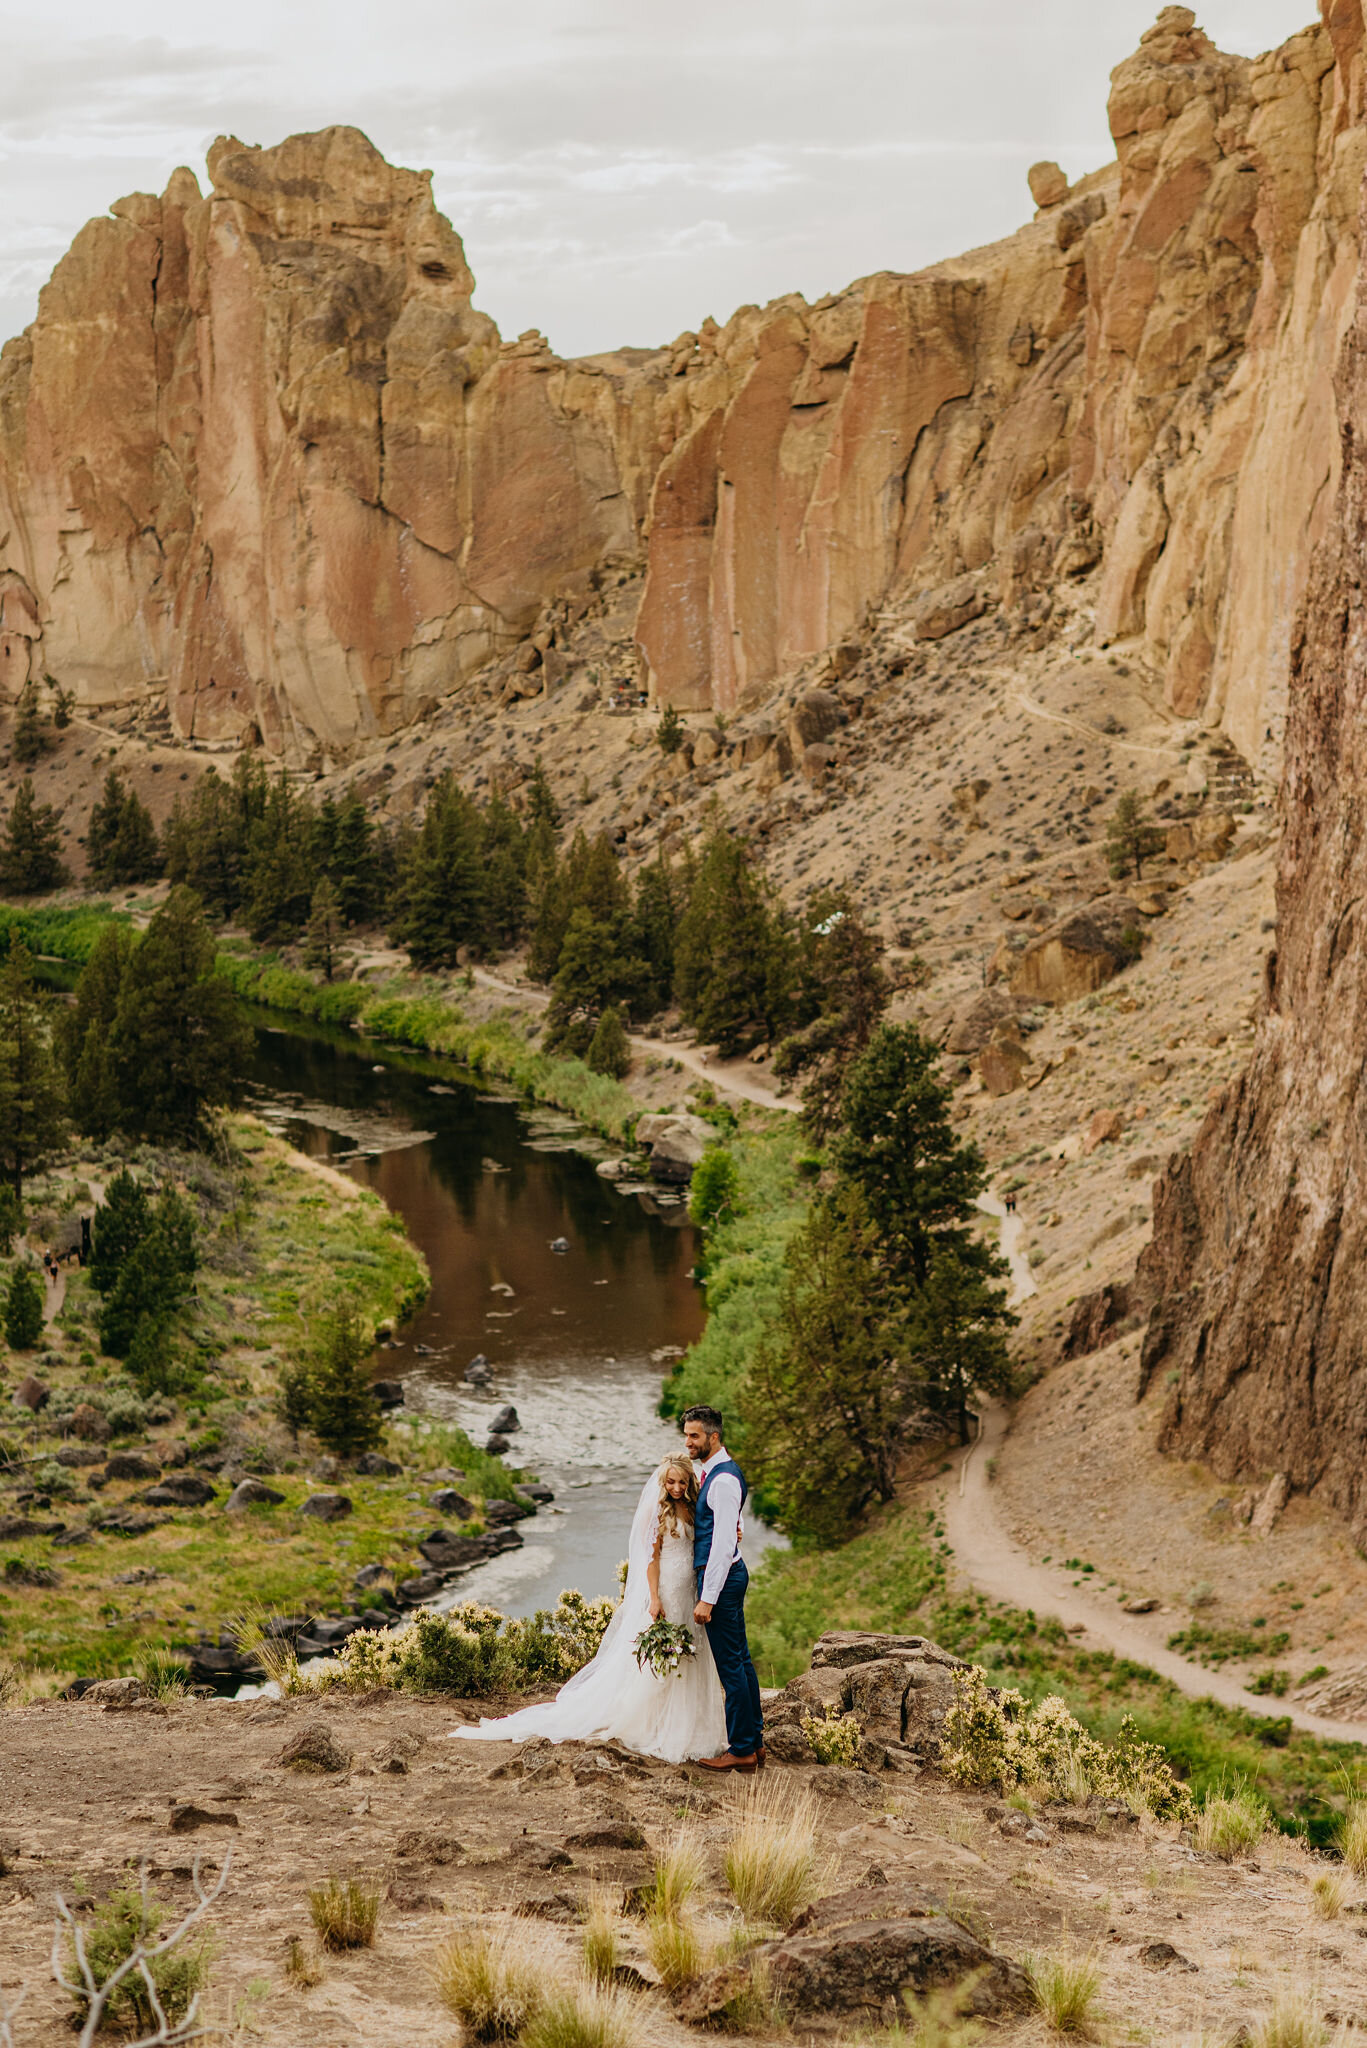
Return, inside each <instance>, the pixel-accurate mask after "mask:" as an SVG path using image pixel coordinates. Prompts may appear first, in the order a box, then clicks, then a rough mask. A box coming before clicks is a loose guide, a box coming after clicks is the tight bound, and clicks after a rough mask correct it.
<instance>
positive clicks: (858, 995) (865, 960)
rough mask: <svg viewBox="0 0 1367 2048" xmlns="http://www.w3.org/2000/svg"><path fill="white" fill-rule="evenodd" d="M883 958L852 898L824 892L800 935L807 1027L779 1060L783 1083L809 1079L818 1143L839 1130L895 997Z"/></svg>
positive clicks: (806, 1112) (800, 996) (810, 1125)
mask: <svg viewBox="0 0 1367 2048" xmlns="http://www.w3.org/2000/svg"><path fill="white" fill-rule="evenodd" d="M882 953H883V946H882V941H881V940H880V939H878V938H877V936H876V935H875V934H874V933H873V932H871V931H870V930H869V928H868V926H867V925H866V924H865V923H864V921H863V919H862V918H861V917H860V915H859V912H858V910H857V909H856V907H855V905H854V903H853V901H852V899H851V898H850V896H849V895H848V894H847V892H846V891H844V890H837V889H823V890H821V891H819V892H818V894H817V895H816V896H815V897H814V898H813V899H812V901H811V903H810V904H809V906H808V908H807V911H806V914H805V915H804V917H803V920H802V927H801V930H800V933H799V936H798V948H797V988H796V992H795V996H794V1009H795V1012H796V1020H797V1022H798V1025H799V1027H800V1028H799V1029H798V1030H797V1031H795V1032H794V1033H793V1034H792V1035H791V1037H788V1038H785V1039H784V1040H783V1041H782V1043H781V1044H780V1046H779V1047H778V1051H777V1055H776V1057H775V1060H774V1072H775V1074H776V1075H777V1076H778V1078H779V1079H780V1080H785V1081H786V1080H791V1079H792V1078H793V1077H794V1076H795V1075H798V1074H803V1073H805V1074H806V1075H807V1076H808V1079H807V1084H806V1087H805V1088H804V1090H803V1095H802V1110H803V1118H804V1121H805V1122H806V1125H807V1129H808V1130H809V1132H810V1133H811V1135H812V1137H813V1138H814V1139H816V1141H817V1142H818V1143H822V1142H824V1141H825V1139H826V1138H827V1137H829V1135H830V1133H831V1131H832V1129H833V1128H834V1126H835V1123H836V1120H837V1117H838V1115H839V1110H840V1091H841V1087H842V1085H843V1083H844V1077H845V1071H846V1069H847V1067H848V1066H849V1063H850V1061H851V1060H852V1059H853V1058H854V1057H855V1055H856V1054H857V1053H859V1052H861V1051H862V1050H863V1048H864V1047H865V1046H866V1045H867V1044H868V1042H869V1039H870V1038H871V1037H872V1035H873V1032H874V1028H875V1026H876V1025H877V1023H878V1020H879V1018H880V1017H881V1016H882V1014H883V1012H884V1010H885V1009H886V1008H887V1006H888V1002H889V1000H890V998H891V995H892V987H891V984H890V983H889V981H888V978H887V976H886V975H885V974H884V972H883V969H882V965H881V960H882Z"/></svg>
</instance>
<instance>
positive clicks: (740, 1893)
mask: <svg viewBox="0 0 1367 2048" xmlns="http://www.w3.org/2000/svg"><path fill="white" fill-rule="evenodd" d="M737 1806H738V1814H737V1819H736V1822H735V1825H734V1827H733V1828H732V1831H731V1839H730V1842H729V1843H728V1844H727V1849H726V1865H725V1868H726V1882H727V1884H728V1885H729V1886H730V1888H731V1895H732V1897H733V1898H734V1899H735V1901H736V1904H737V1905H738V1906H739V1907H740V1909H741V1912H742V1913H744V1915H745V1917H746V1919H747V1920H760V1921H763V1922H764V1923H765V1925H766V1926H774V1927H787V1926H788V1925H789V1923H790V1922H791V1921H793V1920H795V1919H796V1918H797V1915H798V1914H799V1913H800V1912H801V1911H802V1909H803V1907H804V1906H806V1905H808V1904H810V1902H811V1900H812V1899H813V1898H814V1897H815V1895H816V1893H817V1890H818V1889H819V1885H820V1879H819V1877H818V1873H817V1865H816V1809H815V1806H814V1804H813V1802H812V1797H811V1794H810V1793H809V1792H806V1791H803V1790H800V1789H795V1788H792V1787H790V1786H788V1785H785V1784H784V1783H783V1781H782V1780H780V1781H779V1782H778V1784H777V1785H775V1786H774V1787H773V1788H772V1789H771V1788H770V1787H769V1786H768V1785H767V1784H766V1783H765V1781H764V1779H763V1778H757V1779H756V1780H755V1781H754V1782H753V1783H751V1784H749V1785H747V1786H746V1788H745V1790H744V1791H743V1792H742V1794H741V1797H740V1799H739V1801H738V1802H737Z"/></svg>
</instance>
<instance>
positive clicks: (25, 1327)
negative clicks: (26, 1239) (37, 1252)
mask: <svg viewBox="0 0 1367 2048" xmlns="http://www.w3.org/2000/svg"><path fill="white" fill-rule="evenodd" d="M42 1334H43V1283H42V1280H41V1279H40V1278H39V1276H38V1273H37V1271H36V1270H35V1268H34V1267H32V1266H30V1265H27V1264H24V1263H22V1262H21V1263H20V1264H19V1265H17V1266H16V1267H15V1268H14V1271H13V1272H12V1273H11V1274H10V1276H9V1285H8V1287H6V1289H5V1342H6V1343H7V1344H8V1345H9V1347H10V1349H11V1351H31V1350H32V1349H33V1347H34V1345H35V1344H36V1343H37V1342H38V1340H39V1338H40V1337H41V1336H42Z"/></svg>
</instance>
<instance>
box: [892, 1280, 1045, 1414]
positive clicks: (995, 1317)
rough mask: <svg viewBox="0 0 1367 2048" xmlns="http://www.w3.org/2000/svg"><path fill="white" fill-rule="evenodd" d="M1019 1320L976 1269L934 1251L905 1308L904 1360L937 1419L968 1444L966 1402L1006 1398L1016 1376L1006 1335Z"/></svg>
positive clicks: (1000, 1292) (1004, 1296)
mask: <svg viewBox="0 0 1367 2048" xmlns="http://www.w3.org/2000/svg"><path fill="white" fill-rule="evenodd" d="M1017 1320H1018V1318H1017V1317H1016V1316H1014V1315H1013V1314H1012V1312H1011V1310H1010V1309H1009V1308H1008V1307H1007V1306H1006V1295H1005V1292H1004V1291H1003V1289H1002V1288H1000V1287H993V1286H992V1285H990V1283H989V1282H988V1280H987V1279H986V1278H985V1277H984V1275H983V1273H982V1271H981V1270H980V1268H979V1267H978V1266H976V1265H974V1264H970V1263H968V1262H967V1261H965V1260H964V1259H963V1258H961V1257H960V1256H959V1254H958V1252H957V1251H955V1250H954V1249H953V1248H952V1247H948V1248H944V1249H940V1248H937V1249H936V1251H935V1252H934V1254H933V1255H932V1258H931V1263H930V1270H929V1272H928V1273H927V1274H926V1277H925V1280H924V1282H923V1284H922V1285H921V1286H920V1287H918V1288H916V1289H914V1290H913V1292H912V1293H911V1295H910V1296H909V1298H908V1304H907V1335H906V1340H905V1351H904V1356H905V1359H906V1362H907V1364H908V1365H909V1366H910V1367H911V1368H912V1370H913V1371H914V1372H915V1374H916V1378H917V1381H918V1383H919V1386H920V1389H921V1392H922V1394H923V1396H924V1398H925V1400H926V1402H927V1405H928V1406H929V1407H931V1408H932V1409H933V1410H934V1411H935V1412H936V1413H937V1414H940V1415H944V1416H952V1417H953V1418H954V1421H955V1424H956V1426H957V1429H958V1432H959V1442H960V1443H961V1444H966V1443H967V1442H968V1403H969V1399H970V1396H971V1395H972V1394H974V1393H975V1392H977V1393H982V1394H1008V1393H1010V1391H1011V1388H1012V1384H1013V1379H1014V1375H1013V1372H1012V1367H1011V1354H1010V1352H1009V1351H1008V1349H1007V1344H1006V1332H1007V1330H1008V1328H1010V1327H1011V1326H1012V1325H1014V1324H1015V1323H1016V1321H1017Z"/></svg>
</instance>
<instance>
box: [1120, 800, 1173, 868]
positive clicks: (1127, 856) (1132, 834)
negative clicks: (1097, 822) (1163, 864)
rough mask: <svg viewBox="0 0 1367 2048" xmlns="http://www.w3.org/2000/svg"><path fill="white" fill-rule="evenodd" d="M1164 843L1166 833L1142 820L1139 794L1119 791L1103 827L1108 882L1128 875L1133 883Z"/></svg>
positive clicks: (1144, 819)
mask: <svg viewBox="0 0 1367 2048" xmlns="http://www.w3.org/2000/svg"><path fill="white" fill-rule="evenodd" d="M1165 844H1166V834H1165V833H1164V832H1163V831H1162V830H1161V829H1160V827H1159V826H1157V825H1154V824H1151V823H1150V821H1149V820H1148V818H1146V817H1145V815H1144V805H1143V801H1142V799H1141V797H1140V795H1139V792H1138V791H1137V790H1133V789H1123V790H1122V791H1121V792H1120V795H1119V797H1118V798H1117V800H1116V806H1115V810H1114V811H1113V812H1112V813H1111V821H1110V823H1109V825H1108V826H1107V827H1106V859H1107V863H1108V865H1109V867H1110V870H1111V878H1112V880H1113V881H1117V882H1118V881H1120V880H1121V879H1122V877H1124V876H1125V875H1132V876H1133V877H1134V879H1135V881H1136V882H1137V881H1138V880H1139V878H1140V875H1141V873H1142V871H1143V867H1144V863H1145V861H1146V860H1151V859H1152V858H1153V856H1154V854H1156V853H1161V852H1162V851H1163V848H1164V846H1165Z"/></svg>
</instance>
